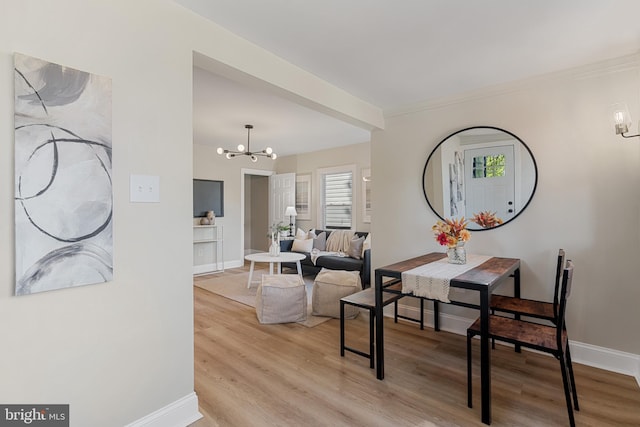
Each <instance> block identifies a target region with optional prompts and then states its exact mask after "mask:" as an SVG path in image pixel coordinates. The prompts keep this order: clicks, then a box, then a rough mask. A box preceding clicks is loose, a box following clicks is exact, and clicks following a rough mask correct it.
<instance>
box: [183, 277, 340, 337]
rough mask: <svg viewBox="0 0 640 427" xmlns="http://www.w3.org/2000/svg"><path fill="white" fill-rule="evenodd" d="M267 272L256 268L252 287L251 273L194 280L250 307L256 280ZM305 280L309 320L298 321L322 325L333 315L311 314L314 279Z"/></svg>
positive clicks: (309, 324)
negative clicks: (249, 285) (248, 281)
mask: <svg viewBox="0 0 640 427" xmlns="http://www.w3.org/2000/svg"><path fill="white" fill-rule="evenodd" d="M263 273H264V274H266V273H267V270H256V271H254V272H253V280H254V283H252V284H251V287H250V288H247V280H249V273H239V274H234V275H226V274H225V275H224V276H220V277H212V278H210V279H209V278H207V279H203V278H200V279H198V280H195V281H194V283H193V284H194V286H197V287H199V288H201V289H204V290H206V291H209V292H211V293H214V294H216V295H220V296H223V297H225V298H229V299H231V300H234V301H237V302H239V303H241V304H244V305H248V306H250V307H254V308H255V306H256V291H257V290H258V282H256V280H257V279H258V278H260V277H262V274H263ZM304 282H305V285H306V288H307V320H305V321H304V322H298V323H299V324H300V325H304V326H306V327H308V328H312V327H314V326H317V325H320V324H321V323H324V322H326V321H328V320H331V317H324V316H313V315H312V314H311V310H312V307H311V293H312V290H313V279H311V278H308V277H305V278H304Z"/></svg>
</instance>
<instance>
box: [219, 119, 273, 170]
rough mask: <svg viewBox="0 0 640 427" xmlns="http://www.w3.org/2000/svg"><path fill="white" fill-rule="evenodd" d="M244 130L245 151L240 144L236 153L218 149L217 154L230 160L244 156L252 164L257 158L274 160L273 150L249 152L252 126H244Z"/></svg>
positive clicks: (268, 148)
mask: <svg viewBox="0 0 640 427" xmlns="http://www.w3.org/2000/svg"><path fill="white" fill-rule="evenodd" d="M244 127H245V129H247V147H246V150H245V146H244V145H242V144H238V151H233V150H225V149H223V148H222V147H218V150H217V152H218V154H224V155H225V156H226V158H227V159H231V158H233V157H235V156H239V155H241V154H242V155H245V156H249V157H250V158H251V161H252V162H254V163H255V162H257V161H258V156H264V157H269V158H270V159H274V160H275V159H276V157H278V156H276V153H274V152H273V150H272V149H271V147H267V148H265V149H264V150H262V151H251V148H250V145H249V144H250V143H251V141H250V137H251V129H253V125H244Z"/></svg>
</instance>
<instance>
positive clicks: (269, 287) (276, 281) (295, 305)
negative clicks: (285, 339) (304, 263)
mask: <svg viewBox="0 0 640 427" xmlns="http://www.w3.org/2000/svg"><path fill="white" fill-rule="evenodd" d="M256 315H257V316H258V321H260V323H263V324H267V323H289V322H301V321H305V320H307V289H306V288H305V286H304V281H303V280H302V278H301V277H300V276H298V275H297V274H275V275H268V274H265V275H263V276H262V283H260V285H258V291H257V294H256Z"/></svg>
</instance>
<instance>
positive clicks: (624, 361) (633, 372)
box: [385, 304, 640, 386]
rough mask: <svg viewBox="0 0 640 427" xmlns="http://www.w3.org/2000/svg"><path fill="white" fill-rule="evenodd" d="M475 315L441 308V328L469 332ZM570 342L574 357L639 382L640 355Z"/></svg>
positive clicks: (388, 310) (414, 314)
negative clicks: (461, 313) (443, 311)
mask: <svg viewBox="0 0 640 427" xmlns="http://www.w3.org/2000/svg"><path fill="white" fill-rule="evenodd" d="M398 313H399V314H401V315H403V316H407V317H411V318H414V319H418V318H419V317H420V309H419V308H418V307H413V306H407V305H404V304H398ZM385 316H389V317H393V306H392V305H388V306H387V307H385ZM424 319H425V326H430V327H433V311H432V310H425V312H424ZM474 320H475V319H468V318H465V317H461V316H455V315H451V314H447V313H442V312H440V329H441V330H443V331H447V332H451V333H454V334H458V335H463V336H466V335H467V328H468V327H469V325H470V324H471V323H472V322H473V321H474ZM570 342H571V360H572V361H573V362H575V363H581V364H583V365H587V366H593V367H594V368H599V369H604V370H606V371H611V372H616V373H619V374H624V375H630V376H632V377H634V378H635V379H636V382H637V383H638V386H640V355H638V354H633V353H625V352H622V351H618V350H613V349H610V348H606V347H599V346H595V345H591V344H585V343H581V342H578V341H570Z"/></svg>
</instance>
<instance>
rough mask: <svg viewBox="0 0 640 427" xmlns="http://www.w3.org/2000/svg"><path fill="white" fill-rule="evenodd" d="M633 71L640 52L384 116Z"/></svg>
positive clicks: (394, 115)
mask: <svg viewBox="0 0 640 427" xmlns="http://www.w3.org/2000/svg"><path fill="white" fill-rule="evenodd" d="M633 70H640V52H637V53H634V54H631V55H626V56H621V57H618V58H614V59H609V60H606V61H600V62H596V63H592V64H587V65H582V66H579V67H574V68H569V69H566V70H561V71H555V72H552V73H547V74H541V75H539V76H535V77H529V78H526V79H520V80H515V81H512V82H507V83H500V84H496V85H491V86H486V87H484V88H481V89H477V90H473V91H468V92H465V93H461V94H457V95H452V96H447V97H441V98H436V99H433V100H427V101H423V102H421V103H418V104H413V105H409V106H406V107H400V108H396V109H390V110H385V111H384V117H385V118H392V117H397V116H403V115H407V114H414V113H419V112H423V111H429V110H437V109H441V108H445V107H449V106H452V105H456V104H462V103H467V102H471V101H477V100H481V99H486V98H493V97H496V96H502V95H505V94H509V93H513V92H519V91H522V90H526V89H529V88H531V87H533V86H536V85H540V84H541V83H545V82H554V81H562V80H586V79H591V78H596V77H602V76H605V75H612V74H617V73H621V72H628V71H633Z"/></svg>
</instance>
